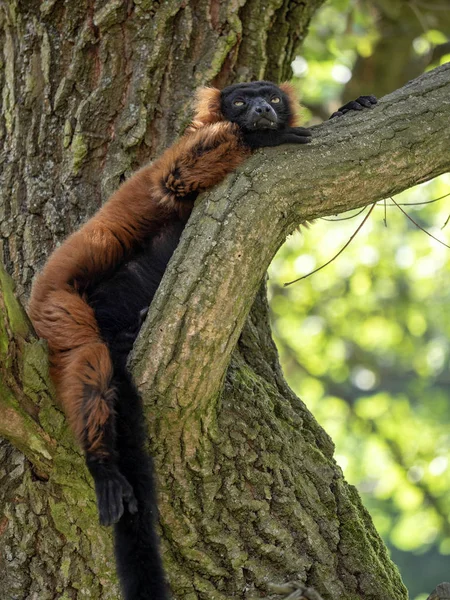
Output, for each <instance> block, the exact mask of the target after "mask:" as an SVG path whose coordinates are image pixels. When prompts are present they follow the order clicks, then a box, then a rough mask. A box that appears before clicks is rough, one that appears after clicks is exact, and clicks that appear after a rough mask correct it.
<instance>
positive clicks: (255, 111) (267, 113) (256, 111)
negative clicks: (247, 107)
mask: <svg viewBox="0 0 450 600" xmlns="http://www.w3.org/2000/svg"><path fill="white" fill-rule="evenodd" d="M248 120H249V122H250V123H249V125H250V128H251V129H275V127H276V126H277V122H278V116H277V113H276V112H275V111H274V109H273V108H272V107H271V106H270V104H268V103H267V102H266V101H265V100H261V101H259V102H258V103H255V105H254V106H253V107H252V109H251V111H250V113H249V116H248Z"/></svg>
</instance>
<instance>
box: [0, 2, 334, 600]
mask: <svg viewBox="0 0 450 600" xmlns="http://www.w3.org/2000/svg"><path fill="white" fill-rule="evenodd" d="M322 2H323V0H308V1H307V2H302V3H297V2H292V1H289V0H261V1H257V0H239V2H229V3H221V2H218V1H216V0H213V1H211V2H209V1H204V2H202V1H200V2H195V1H192V2H189V1H187V0H185V1H184V2H178V1H176V0H168V1H167V2H164V3H159V2H153V1H148V0H140V1H136V2H132V1H128V2H127V1H126V0H102V1H100V0H85V1H83V0H77V1H76V2H71V1H70V0H65V1H64V0H45V1H43V2H39V1H37V0H30V1H28V0H27V1H25V0H23V1H21V0H7V1H6V2H4V3H2V4H1V6H0V45H1V69H0V80H1V87H2V95H1V97H0V102H1V111H0V143H1V146H2V148H3V151H2V153H1V155H0V165H1V166H0V194H1V197H0V249H1V254H0V262H1V259H2V260H3V263H4V265H5V266H6V268H7V271H8V272H9V273H10V274H11V275H12V276H13V278H14V281H15V283H16V294H17V296H18V297H19V298H21V299H22V300H26V298H27V295H28V293H29V289H30V286H31V281H32V278H33V276H34V274H35V273H36V272H37V271H38V270H39V269H40V268H41V267H42V265H43V263H44V261H45V259H46V257H47V256H48V255H49V253H50V252H51V250H52V249H53V248H54V247H55V244H57V243H58V242H59V241H61V240H62V239H63V238H64V237H65V236H66V235H67V234H68V233H70V232H71V231H73V230H74V229H76V228H78V227H79V225H80V224H81V223H82V222H83V221H85V220H86V218H87V217H88V216H90V215H92V214H93V212H94V211H95V210H96V209H97V208H98V207H99V206H100V205H101V203H102V202H104V201H105V200H106V199H107V197H108V196H109V195H110V193H111V192H112V191H113V190H115V189H116V188H117V187H118V185H119V184H120V182H121V181H122V180H123V179H124V178H126V177H127V176H129V174H130V173H131V172H132V171H133V170H135V169H136V168H138V167H139V166H141V165H142V164H144V163H145V162H146V161H148V160H149V159H151V158H153V157H155V156H157V155H158V154H159V153H160V152H161V151H162V150H163V149H164V148H165V147H166V146H168V145H169V144H170V143H172V142H173V140H174V139H175V138H176V137H177V135H179V134H180V133H181V132H182V131H183V129H184V127H185V125H186V124H187V122H188V120H189V118H190V111H191V102H192V96H193V93H194V90H195V88H197V87H198V86H200V85H203V84H207V83H213V84H216V85H226V84H228V83H232V82H234V81H239V80H241V81H242V80H246V79H254V78H261V77H267V78H272V79H274V80H280V79H284V78H286V77H288V76H289V75H290V62H291V60H292V58H293V57H294V54H295V51H296V48H297V46H298V43H299V42H300V41H301V39H302V38H303V37H304V35H305V32H306V29H307V25H308V23H309V20H310V18H311V16H312V14H313V13H314V11H315V10H316V9H317V8H318V7H319V6H320V5H321V4H322ZM0 274H1V275H2V277H1V285H0V289H1V293H0V298H1V302H0V340H1V344H0V367H1V369H0V379H1V381H0V401H1V406H2V408H1V411H0V433H1V434H2V435H3V436H7V439H8V440H10V441H11V442H12V443H13V444H15V445H16V446H17V448H21V449H22V450H23V451H25V452H26V455H27V458H28V459H29V460H30V461H32V464H33V468H32V469H31V468H30V463H29V462H28V460H26V459H25V457H24V456H23V455H22V454H21V453H20V452H19V451H18V450H17V449H14V448H13V447H12V446H10V445H9V444H8V443H6V442H2V445H1V448H0V458H1V469H0V478H1V483H0V486H1V487H0V508H1V510H0V515H1V516H0V597H1V598H5V599H6V598H7V599H8V600H10V599H11V600H22V599H25V598H26V599H27V600H31V599H33V600H35V599H38V600H47V599H49V600H50V599H51V600H53V599H56V598H60V599H62V598H64V599H69V598H71V599H72V598H78V599H79V600H82V599H83V598H89V599H90V600H95V599H100V598H101V599H109V598H111V599H113V598H114V599H116V598H117V597H118V589H117V586H116V584H115V575H114V566H113V559H112V550H111V540H110V532H109V531H108V530H104V529H101V528H100V527H99V526H98V525H97V517H96V508H95V502H94V495H93V490H92V483H91V481H90V478H89V476H88V474H87V472H86V470H85V469H84V466H83V464H82V463H83V461H82V460H81V458H80V456H79V452H78V450H77V449H76V447H75V446H74V443H73V439H72V435H71V434H70V432H68V430H67V426H66V424H65V420H64V417H63V416H62V414H61V412H60V411H59V410H58V409H57V408H56V407H55V405H54V404H53V403H52V402H51V397H50V395H49V394H48V392H47V386H48V378H47V376H46V374H45V368H43V364H44V363H43V359H42V356H43V347H42V345H41V344H40V343H38V342H37V340H36V339H35V338H34V337H33V335H32V333H31V332H30V331H29V325H28V323H27V322H26V320H25V318H24V317H23V315H20V308H19V307H17V306H15V305H14V306H13V304H14V303H13V300H12V291H11V285H10V282H9V281H6V276H5V274H4V273H0ZM9 300H11V302H8V301H9ZM18 315H20V316H18ZM27 382H28V383H27ZM21 386H22V389H21ZM44 432H45V435H42V434H43V433H44ZM41 435H42V437H40V436H41Z"/></svg>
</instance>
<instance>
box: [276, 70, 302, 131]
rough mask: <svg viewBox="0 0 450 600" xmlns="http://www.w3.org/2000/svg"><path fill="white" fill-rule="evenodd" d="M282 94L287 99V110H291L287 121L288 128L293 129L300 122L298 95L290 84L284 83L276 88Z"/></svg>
mask: <svg viewBox="0 0 450 600" xmlns="http://www.w3.org/2000/svg"><path fill="white" fill-rule="evenodd" d="M278 87H279V88H280V90H281V91H282V92H284V93H285V94H286V96H287V97H288V102H289V108H290V109H291V117H290V119H289V123H288V125H289V127H295V126H296V125H299V124H300V122H301V119H300V103H299V101H298V94H297V92H296V90H295V87H294V86H293V85H292V83H289V82H288V81H286V82H285V83H282V84H281V85H279V86H278Z"/></svg>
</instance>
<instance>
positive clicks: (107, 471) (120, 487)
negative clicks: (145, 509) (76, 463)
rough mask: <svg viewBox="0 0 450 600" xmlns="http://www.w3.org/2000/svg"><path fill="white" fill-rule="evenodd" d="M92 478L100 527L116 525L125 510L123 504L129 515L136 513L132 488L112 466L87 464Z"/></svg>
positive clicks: (136, 507)
mask: <svg viewBox="0 0 450 600" xmlns="http://www.w3.org/2000/svg"><path fill="white" fill-rule="evenodd" d="M88 467H89V470H90V472H91V474H92V476H93V478H94V483H95V493H96V495H97V507H98V515H99V521H100V525H106V526H107V525H113V523H117V522H118V521H119V520H120V518H121V516H122V515H123V513H124V510H125V503H126V504H127V505H128V511H129V512H130V513H131V514H135V513H137V510H138V506H137V500H136V497H135V495H134V492H133V488H132V487H131V485H130V484H129V483H128V481H127V480H126V479H125V477H124V476H123V475H122V473H120V471H119V469H118V468H117V467H116V466H115V465H114V464H105V463H100V462H97V464H93V463H91V464H89V463H88Z"/></svg>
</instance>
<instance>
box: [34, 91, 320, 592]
mask: <svg viewBox="0 0 450 600" xmlns="http://www.w3.org/2000/svg"><path fill="white" fill-rule="evenodd" d="M296 107H297V100H296V98H295V93H294V91H293V89H292V87H291V86H289V84H282V85H281V86H276V85H275V84H273V83H270V82H267V81H259V82H252V83H243V84H237V85H233V86H229V87H227V88H225V89H224V90H222V92H220V91H219V90H217V89H214V88H203V89H201V90H200V91H199V92H198V95H197V100H196V112H195V116H194V119H193V121H192V123H191V125H190V126H189V127H188V129H187V131H186V133H185V135H184V136H183V137H182V138H181V139H180V140H179V141H178V142H177V143H176V144H174V145H173V146H172V147H171V148H169V149H168V150H166V152H164V154H163V155H162V156H161V157H160V158H159V159H157V160H156V161H154V162H153V163H152V164H150V165H148V166H146V167H144V168H143V169H141V170H140V171H138V172H137V173H135V174H134V175H133V176H132V177H131V178H130V179H129V180H127V181H126V182H125V183H124V184H123V185H122V186H121V187H120V188H119V189H118V190H117V191H116V192H115V194H113V196H112V197H111V198H110V199H109V200H108V202H107V203H106V204H105V205H104V206H103V207H102V208H101V209H100V210H99V211H98V213H97V214H96V215H94V216H93V217H92V218H91V219H90V220H89V221H88V222H87V223H86V224H85V225H84V226H83V227H82V228H81V229H80V230H79V231H77V232H75V233H73V234H72V235H71V236H70V237H69V238H68V239H67V240H66V241H65V242H64V243H63V244H62V245H61V246H60V247H59V248H57V249H56V250H55V251H54V252H53V254H52V255H51V257H50V258H49V260H48V262H47V264H46V265H45V267H44V269H43V271H42V272H41V274H40V275H39V276H38V277H37V278H36V280H35V282H34V286H33V290H32V295H31V300H30V304H29V312H30V316H31V318H32V321H33V324H34V327H35V329H36V332H37V333H38V335H40V336H41V337H42V338H44V339H46V340H47V341H48V347H49V353H50V359H51V371H50V372H51V376H52V378H53V380H54V382H55V384H56V389H57V394H58V398H59V400H60V401H61V403H62V405H63V407H64V410H65V412H66V414H67V416H68V418H69V420H70V424H71V426H72V428H73V430H74V432H75V434H76V436H77V438H78V440H79V442H80V445H81V446H82V448H83V451H84V453H85V457H86V463H87V466H88V468H89V471H90V473H91V475H92V477H93V480H94V485H95V492H96V496H97V505H98V512H99V518H100V523H101V524H102V525H113V524H114V529H115V552H116V559H117V569H118V574H119V578H120V583H121V587H122V591H123V595H124V598H125V600H167V598H168V589H167V587H166V581H165V576H164V572H163V568H162V562H161V557H160V553H159V544H158V539H157V536H156V532H155V521H156V517H157V505H156V500H155V485H154V481H153V472H152V463H151V459H150V457H149V456H148V454H147V452H146V443H147V437H146V426H145V418H144V414H143V408H142V403H141V399H140V397H139V394H138V393H137V390H136V388H135V386H134V384H133V381H132V379H131V376H130V373H129V371H128V369H127V365H126V363H127V357H128V354H129V352H130V350H131V348H132V346H133V342H134V340H135V338H136V336H137V334H138V332H139V329H140V326H141V324H142V319H143V318H144V316H145V313H146V310H147V309H148V306H149V305H150V303H151V301H152V299H153V296H154V294H155V292H156V289H157V287H158V285H159V283H160V281H161V278H162V276H163V273H164V271H165V269H166V267H167V264H168V262H169V260H170V257H171V255H172V253H173V251H174V250H175V248H176V246H177V244H178V241H179V239H180V236H181V233H182V231H183V228H184V226H185V223H186V222H187V219H188V217H189V214H190V212H191V210H192V208H193V204H194V200H195V198H196V197H197V195H198V194H199V193H200V192H202V191H204V190H206V189H209V188H211V187H212V186H214V185H215V184H217V183H218V182H220V181H221V180H222V179H223V178H224V177H225V176H226V175H227V174H228V173H230V172H231V171H233V170H234V169H235V168H236V167H237V166H238V165H240V164H241V163H242V162H243V161H244V160H245V159H246V158H247V157H249V156H250V154H251V152H252V150H254V149H256V148H262V147H266V146H278V145H280V144H285V143H294V144H305V143H307V142H309V141H310V139H311V133H310V131H309V130H307V129H304V128H303V127H298V126H296V125H297V124H296ZM162 476H163V474H162Z"/></svg>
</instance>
